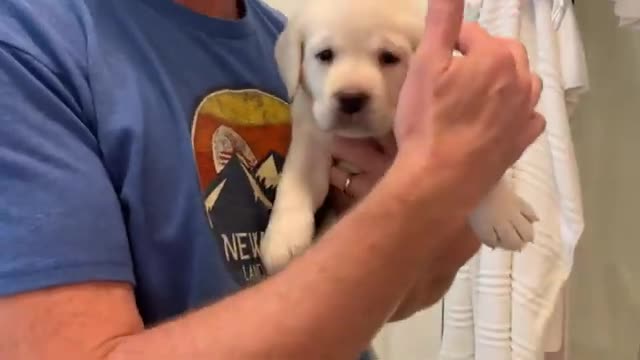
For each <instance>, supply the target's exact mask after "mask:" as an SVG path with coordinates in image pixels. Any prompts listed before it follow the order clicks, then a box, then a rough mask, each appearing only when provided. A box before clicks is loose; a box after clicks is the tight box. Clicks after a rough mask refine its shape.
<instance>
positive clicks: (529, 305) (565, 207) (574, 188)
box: [512, 0, 586, 360]
mask: <svg viewBox="0 0 640 360" xmlns="http://www.w3.org/2000/svg"><path fill="white" fill-rule="evenodd" d="M572 17H573V14H572V13H571V12H569V14H568V16H566V15H565V19H564V21H569V22H570V21H572V19H573V18H572ZM561 28H563V27H562V26H561ZM563 29H565V30H564V31H571V29H572V28H571V23H569V24H568V25H567V26H566V27H564V28H563ZM567 29H568V30H567ZM521 30H522V31H521V34H522V36H521V39H522V41H523V42H524V43H525V46H527V48H528V50H529V53H530V58H531V63H532V66H534V68H535V69H536V71H537V72H538V74H539V75H540V76H541V77H542V79H543V82H544V90H543V93H542V97H541V99H540V103H539V105H538V111H540V112H541V113H542V114H544V115H545V117H546V119H547V130H546V132H545V134H544V135H545V136H542V137H541V138H540V139H538V141H537V142H536V143H535V144H534V146H532V147H531V149H529V150H528V151H527V152H526V153H525V154H524V156H523V158H522V159H521V160H520V161H519V162H518V163H517V164H516V170H515V171H514V173H515V174H516V176H515V184H516V191H517V192H518V193H519V194H520V195H521V196H522V197H524V198H525V199H526V200H528V201H529V202H531V203H532V205H533V206H534V208H535V209H536V211H537V213H538V214H540V217H541V221H540V222H539V223H538V224H536V241H535V244H533V246H529V247H527V248H526V249H525V251H523V252H522V253H521V254H515V255H514V261H513V289H514V290H513V304H512V307H513V323H512V341H513V351H514V359H518V360H520V359H523V360H525V359H532V360H533V359H540V358H541V357H542V356H543V351H544V350H545V349H544V344H543V340H544V335H545V331H546V330H547V327H548V325H549V324H550V323H549V321H550V320H551V319H552V318H551V316H552V314H553V313H554V310H555V309H556V304H557V303H558V298H559V296H560V294H561V289H562V287H563V286H564V284H565V283H566V281H567V278H568V276H569V274H570V271H571V268H572V266H573V253H574V250H575V247H576V244H577V242H578V239H579V238H580V236H581V235H582V231H583V228H584V220H583V213H582V201H581V189H580V183H579V178H578V169H577V163H576V159H575V155H574V149H573V143H572V139H571V132H570V129H569V110H568V109H567V96H569V98H570V99H573V97H574V96H575V94H576V93H580V91H582V90H581V89H583V88H584V83H585V81H582V80H581V79H584V78H586V72H584V54H583V52H582V50H581V49H582V46H581V44H577V45H575V46H574V47H573V49H574V50H576V49H577V50H576V51H574V53H573V55H574V56H573V57H570V55H568V54H570V52H566V51H565V52H564V53H563V51H564V50H563V49H561V48H560V47H559V45H560V44H561V43H562V42H563V40H560V39H562V37H561V36H558V33H557V32H556V31H555V29H554V25H553V16H552V2H551V0H532V1H530V2H529V3H528V4H527V6H525V7H524V8H523V26H522V29H521ZM573 30H574V32H573V33H572V35H571V36H573V39H574V41H578V39H579V35H578V34H579V33H577V32H575V26H574V27H573ZM571 36H569V35H566V36H565V40H564V43H565V44H566V38H570V37H571ZM571 63H573V66H574V67H575V68H576V69H573V70H574V71H575V72H571V71H570V69H569V68H570V66H568V65H565V64H571ZM563 65H565V66H563ZM576 65H577V66H576ZM581 83H582V84H581ZM568 89H570V91H569V92H567V90H568ZM567 94H569V95H567Z"/></svg>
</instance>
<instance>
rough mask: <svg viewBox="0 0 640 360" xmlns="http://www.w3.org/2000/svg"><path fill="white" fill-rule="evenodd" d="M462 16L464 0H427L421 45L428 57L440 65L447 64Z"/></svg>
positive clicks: (454, 44) (456, 41)
mask: <svg viewBox="0 0 640 360" xmlns="http://www.w3.org/2000/svg"><path fill="white" fill-rule="evenodd" d="M463 18H464V0H429V5H428V11H427V16H426V19H425V21H426V24H425V30H424V36H423V39H422V41H423V43H422V47H423V49H424V50H425V51H426V52H427V53H428V55H427V56H428V57H429V58H431V59H435V60H436V62H441V63H440V64H441V65H442V66H445V67H446V66H448V65H449V62H450V61H451V57H452V54H453V51H454V50H456V45H457V43H458V37H459V36H460V29H461V27H462V20H463ZM432 65H433V64H432Z"/></svg>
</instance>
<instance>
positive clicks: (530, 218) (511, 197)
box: [470, 179, 538, 251]
mask: <svg viewBox="0 0 640 360" xmlns="http://www.w3.org/2000/svg"><path fill="white" fill-rule="evenodd" d="M536 221H538V217H537V215H536V213H535V211H534V210H533V208H532V207H531V205H529V203H528V202H526V201H525V200H524V199H522V198H521V197H520V196H518V195H517V194H516V193H515V192H513V190H511V189H510V188H509V186H508V184H507V183H506V182H505V180H504V179H501V180H500V181H499V182H498V184H496V186H495V187H494V188H493V190H492V191H491V192H490V193H489V194H488V195H487V197H486V198H485V199H484V200H483V201H482V202H481V203H480V205H479V206H478V208H476V209H475V210H474V212H473V213H472V215H471V216H470V224H471V227H472V228H473V230H474V231H475V233H476V235H478V237H479V238H480V240H481V241H482V242H483V243H484V244H485V245H487V246H489V247H491V248H496V247H500V248H503V249H507V250H514V251H519V250H521V249H522V248H523V247H524V246H525V245H526V244H527V243H529V242H532V241H533V235H534V231H533V223H534V222H536Z"/></svg>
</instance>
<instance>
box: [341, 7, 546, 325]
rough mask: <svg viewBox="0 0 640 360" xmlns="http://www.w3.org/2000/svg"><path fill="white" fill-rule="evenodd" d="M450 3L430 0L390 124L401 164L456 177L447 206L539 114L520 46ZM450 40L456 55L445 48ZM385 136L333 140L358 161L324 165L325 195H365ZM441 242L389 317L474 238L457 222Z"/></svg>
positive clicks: (421, 296)
mask: <svg viewBox="0 0 640 360" xmlns="http://www.w3.org/2000/svg"><path fill="white" fill-rule="evenodd" d="M459 5H460V4H457V2H455V1H452V2H449V3H448V4H443V3H442V2H440V3H439V2H436V1H433V2H432V4H431V7H430V10H429V13H428V17H427V27H426V29H425V35H424V38H423V41H422V43H421V44H420V46H419V47H418V50H417V51H416V54H415V56H414V59H413V63H412V66H411V67H410V70H409V72H408V75H407V80H406V82H405V85H404V87H403V90H402V96H401V97H400V102H399V105H398V114H397V118H396V122H395V124H396V127H395V134H396V136H397V138H398V143H399V146H400V151H401V152H400V154H399V156H398V161H397V162H398V163H402V164H403V167H402V170H400V171H402V172H406V173H407V174H410V173H412V174H414V175H415V176H416V179H419V178H421V177H424V176H429V174H433V173H434V172H437V173H438V174H439V176H444V179H445V180H444V181H447V182H451V183H452V184H454V183H457V184H459V188H458V189H456V190H455V191H453V192H452V194H453V195H457V198H456V200H455V201H451V202H450V203H449V206H451V207H452V208H455V207H456V206H459V207H460V209H461V210H459V211H462V213H466V212H468V211H470V210H471V209H473V207H474V206H475V205H477V203H478V201H479V200H480V198H481V197H482V196H483V195H484V194H486V193H487V192H488V189H490V188H491V186H492V185H494V184H495V183H496V182H497V180H498V179H499V178H500V177H501V176H502V174H504V171H505V170H506V169H507V168H508V167H509V166H510V165H511V164H512V163H513V162H515V161H516V160H517V159H518V158H519V157H520V155H521V154H522V152H523V151H524V150H525V149H526V147H527V146H528V145H530V144H531V143H532V142H533V141H534V140H535V139H536V138H537V137H538V136H539V135H540V134H541V133H542V131H543V130H544V126H545V121H544V119H543V118H542V116H541V115H540V114H538V113H537V112H536V111H535V110H534V107H535V105H536V104H537V102H538V99H539V97H540V92H541V85H542V84H541V81H540V79H539V77H538V76H537V75H535V74H533V73H532V72H531V71H530V70H529V63H528V58H527V54H526V51H525V50H524V47H523V46H522V45H521V44H520V43H518V42H516V41H514V40H510V39H500V38H495V37H491V36H490V35H489V34H487V33H486V32H485V31H484V30H483V29H481V28H480V27H479V26H478V25H476V24H461V22H462V20H461V14H462V13H461V10H460V8H459ZM457 24H460V27H458V25H457ZM458 30H459V31H458ZM454 50H458V51H460V52H461V53H462V55H463V57H456V56H452V54H453V52H454ZM461 103H462V104H464V106H461V105H462V104H461ZM387 144H391V145H392V146H386V147H385V146H377V145H376V144H374V143H373V142H372V141H369V140H365V141H362V140H354V139H340V140H338V141H337V142H336V145H334V148H333V156H334V157H336V158H337V159H339V160H342V161H346V162H349V163H352V164H354V165H355V166H356V167H357V168H359V169H361V170H362V173H360V174H358V175H355V176H350V175H349V173H348V172H347V171H345V170H343V169H341V168H340V167H337V166H334V167H333V168H332V170H331V183H332V185H333V188H334V190H333V191H332V192H331V199H332V201H333V202H334V204H335V205H336V206H337V207H338V208H339V210H341V211H343V210H345V209H347V208H348V207H349V206H350V205H352V204H353V203H354V202H356V201H358V200H359V199H361V198H362V197H364V196H366V195H367V194H368V193H369V191H370V190H371V189H372V188H373V187H374V186H375V184H376V183H377V182H378V180H379V179H380V178H381V177H382V176H383V174H384V173H385V172H386V171H387V169H388V166H390V164H391V163H392V161H393V158H394V157H395V155H396V151H397V148H396V143H395V142H392V141H389V140H388V141H387ZM488 159H489V160H490V161H487V160H488ZM425 174H426V175H425ZM398 176H400V175H398ZM347 179H349V180H347ZM412 184H415V185H417V184H418V181H415V182H412ZM345 185H349V186H348V189H344V187H345ZM434 238H435V237H434ZM436 239H437V238H436ZM441 245H444V247H442V248H440V254H441V256H442V257H439V258H438V260H436V261H438V262H439V264H438V265H436V264H433V263H431V264H428V265H427V268H428V269H425V268H424V267H423V268H422V269H421V270H422V271H423V272H422V275H420V276H419V277H418V280H417V281H416V283H415V285H414V287H413V289H412V291H410V292H409V293H408V295H407V297H406V298H405V300H404V301H403V303H402V304H401V305H400V306H399V308H398V310H397V311H396V313H395V314H394V316H393V317H392V318H395V319H402V318H405V317H407V316H409V315H411V314H413V313H414V312H415V311H417V310H420V309H422V308H424V307H425V306H429V305H431V304H433V303H435V302H436V301H437V300H438V299H439V298H440V297H441V295H444V293H445V292H446V290H447V289H448V287H449V285H450V284H451V281H452V280H453V277H454V276H455V273H456V272H457V270H458V268H459V267H460V266H461V265H463V264H464V263H465V262H466V260H468V258H469V257H471V256H472V255H473V254H474V253H475V252H476V251H477V248H478V246H479V244H478V241H477V238H476V236H475V235H474V233H473V232H472V231H471V228H470V227H469V226H468V224H466V223H463V224H462V225H461V226H460V227H459V228H458V230H457V231H455V232H453V235H452V236H450V237H444V238H442V244H441ZM433 253H434V254H436V253H438V252H436V251H434V252H433ZM434 270H435V274H434Z"/></svg>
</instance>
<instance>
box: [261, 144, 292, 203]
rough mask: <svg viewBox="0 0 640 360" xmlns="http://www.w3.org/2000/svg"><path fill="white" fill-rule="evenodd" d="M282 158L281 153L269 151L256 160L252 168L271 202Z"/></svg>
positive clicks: (278, 177) (282, 161)
mask: <svg viewBox="0 0 640 360" xmlns="http://www.w3.org/2000/svg"><path fill="white" fill-rule="evenodd" d="M284 160H285V159H284V157H283V156H282V155H280V154H278V153H277V152H274V151H271V152H269V153H268V154H267V155H266V156H265V157H264V158H263V159H262V160H260V161H258V163H257V164H256V166H255V168H254V169H255V178H256V179H257V180H258V182H259V184H260V187H261V188H262V191H264V194H265V195H266V197H267V198H268V199H269V200H270V201H271V202H273V201H274V200H275V196H276V187H277V185H278V182H279V181H280V174H281V173H282V167H283V165H284Z"/></svg>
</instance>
